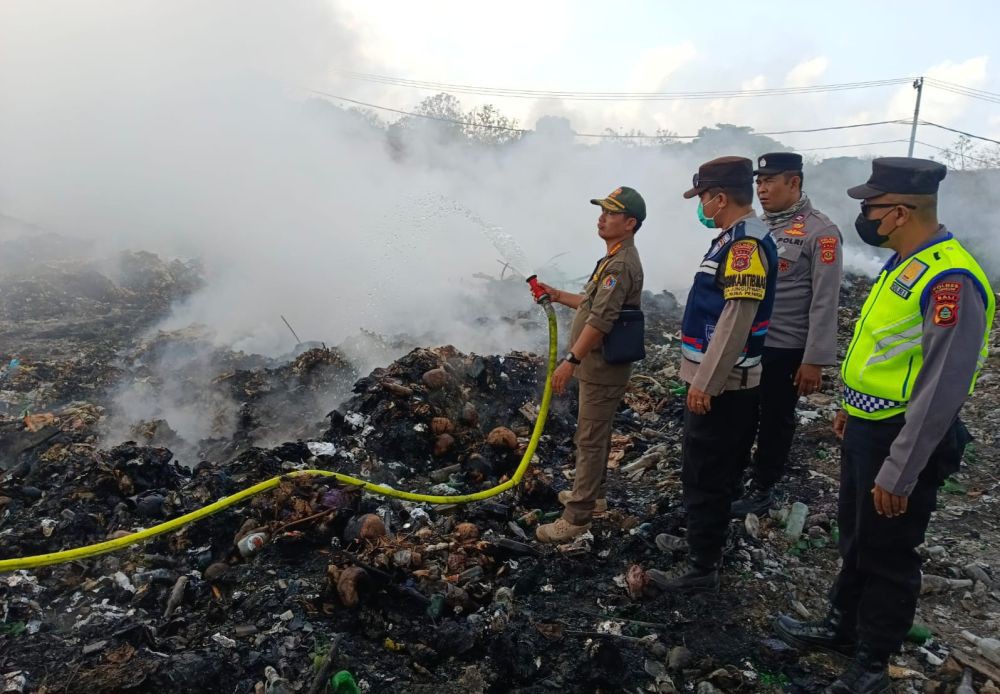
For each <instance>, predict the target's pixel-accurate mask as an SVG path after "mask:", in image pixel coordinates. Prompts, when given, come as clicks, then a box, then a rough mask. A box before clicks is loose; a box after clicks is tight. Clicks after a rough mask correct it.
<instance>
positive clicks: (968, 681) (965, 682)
mask: <svg viewBox="0 0 1000 694" xmlns="http://www.w3.org/2000/svg"><path fill="white" fill-rule="evenodd" d="M955 694H976V690H975V689H974V688H973V686H972V670H970V669H969V668H965V672H964V673H962V683H961V684H960V685H958V689H956V690H955Z"/></svg>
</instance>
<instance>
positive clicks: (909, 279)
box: [889, 258, 928, 299]
mask: <svg viewBox="0 0 1000 694" xmlns="http://www.w3.org/2000/svg"><path fill="white" fill-rule="evenodd" d="M927 268H928V265H927V263H925V262H923V261H921V260H917V259H916V258H913V259H912V260H910V262H909V263H907V264H906V267H904V268H903V271H902V272H900V273H899V274H898V275H896V279H895V280H893V282H892V286H891V287H889V289H891V290H892V293H893V294H896V295H898V296H901V297H902V298H904V299H909V298H910V295H911V294H912V293H913V292H912V289H913V285H915V284H916V283H917V282H918V281H919V280H920V278H921V277H923V276H924V273H925V272H927Z"/></svg>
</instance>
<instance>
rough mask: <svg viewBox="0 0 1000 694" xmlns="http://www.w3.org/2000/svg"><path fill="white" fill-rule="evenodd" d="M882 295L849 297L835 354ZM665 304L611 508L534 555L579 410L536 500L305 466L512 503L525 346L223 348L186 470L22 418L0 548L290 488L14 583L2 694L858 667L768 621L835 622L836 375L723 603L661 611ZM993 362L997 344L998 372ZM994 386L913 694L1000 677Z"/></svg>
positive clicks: (537, 683) (72, 537) (669, 503)
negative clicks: (372, 361)
mask: <svg viewBox="0 0 1000 694" xmlns="http://www.w3.org/2000/svg"><path fill="white" fill-rule="evenodd" d="M865 289H866V288H865V286H864V284H863V283H862V282H860V281H857V280H855V279H852V280H850V281H848V282H845V288H844V290H843V297H844V308H843V310H842V315H841V318H842V325H841V332H842V333H843V335H842V337H844V339H846V335H847V334H848V333H849V330H850V327H851V325H853V321H854V320H855V317H856V313H857V309H858V307H859V306H860V299H861V297H863V295H864V293H865ZM668 296H669V295H658V298H657V299H658V300H657V301H656V302H652V301H651V302H644V304H646V305H647V306H648V307H649V309H648V313H647V315H648V325H649V330H648V336H649V341H650V344H649V345H648V346H647V347H648V349H647V352H648V354H649V356H648V357H647V359H646V360H645V361H644V362H643V363H642V364H641V367H640V369H639V370H638V371H637V373H636V375H635V377H634V378H633V380H632V382H631V384H630V386H629V390H628V393H627V395H626V399H625V403H624V405H623V408H622V410H621V411H620V412H619V413H618V415H617V416H616V420H615V431H614V435H613V438H612V454H611V459H610V461H609V468H610V469H609V473H608V487H609V494H608V496H609V502H610V509H609V512H608V514H607V516H606V517H605V518H603V519H601V520H598V521H597V522H595V523H594V525H593V527H592V529H591V531H590V532H588V533H586V534H585V535H583V536H581V537H578V538H576V539H575V540H574V541H573V542H571V543H568V544H566V545H561V546H555V547H546V546H543V545H540V544H538V543H536V542H535V541H534V529H535V527H536V526H537V525H538V524H539V523H541V522H545V521H546V520H550V519H552V518H554V517H557V516H558V515H559V513H560V507H559V504H558V501H557V498H556V497H557V493H558V492H559V491H560V490H562V489H567V488H569V487H570V486H571V485H572V480H571V476H572V468H573V464H572V463H573V460H572V455H573V444H572V435H573V433H574V425H575V410H576V406H575V401H574V396H572V395H570V396H568V397H566V398H560V399H556V400H554V402H553V409H552V411H551V412H550V413H549V416H548V420H547V423H546V427H545V432H544V434H543V436H542V437H541V439H540V442H539V446H538V449H537V451H536V453H535V458H534V460H533V461H532V465H531V467H530V468H529V471H528V473H527V475H526V476H525V478H524V480H523V482H522V484H521V485H519V486H518V487H516V488H515V489H514V490H512V491H511V492H507V493H504V494H502V495H499V496H494V497H491V498H487V499H483V500H481V501H476V502H474V503H471V504H466V505H456V504H429V503H424V502H420V501H404V500H399V499H393V498H386V497H381V496H377V495H373V494H368V493H365V492H362V491H361V490H359V489H357V488H356V487H351V486H350V485H344V484H341V483H339V482H338V481H337V480H336V479H334V478H331V477H325V476H317V475H311V474H307V473H305V471H307V470H312V469H319V470H326V471H332V472H337V473H342V474H345V475H350V476H353V477H357V478H360V479H363V480H366V481H370V482H372V483H377V484H382V485H386V486H390V487H392V488H394V489H397V490H401V491H409V492H420V493H429V494H435V495H445V496H448V495H454V494H469V493H475V492H481V491H484V490H488V489H490V488H492V487H495V486H496V485H498V484H500V483H502V482H504V481H506V480H508V479H510V477H511V475H512V474H513V473H514V471H515V470H516V469H517V467H518V464H519V462H520V461H521V459H522V456H523V455H524V454H525V451H526V446H527V442H528V439H529V437H530V435H531V431H532V428H533V426H534V424H535V421H536V419H537V417H538V410H537V407H538V404H539V402H540V397H541V392H542V386H543V383H544V374H545V363H544V360H543V359H542V358H541V357H539V356H537V355H534V354H529V353H524V352H510V353H508V354H506V355H502V356H500V355H475V354H464V353H462V352H460V351H458V350H456V349H455V348H453V347H439V348H434V349H430V348H416V349H413V350H411V351H410V352H409V353H407V354H405V355H404V356H402V357H401V358H399V359H397V360H395V361H393V362H392V363H390V364H388V365H387V366H385V367H381V368H376V369H374V370H373V371H371V372H370V373H368V374H367V375H364V376H362V377H360V378H358V374H357V373H356V371H354V370H353V369H354V367H353V366H352V364H351V362H350V361H349V360H348V359H347V358H346V357H345V356H344V353H343V351H341V350H339V349H336V348H334V349H326V348H317V349H312V350H307V351H305V352H303V353H301V354H299V355H298V356H297V357H295V358H292V359H289V360H285V361H283V362H280V363H279V361H278V360H264V359H263V358H259V357H254V356H252V355H240V354H239V353H229V352H226V351H222V352H219V353H217V354H214V355H212V358H211V359H210V360H209V364H210V365H211V368H208V369H204V370H202V372H201V373H202V374H203V375H204V377H205V378H206V380H207V385H206V384H205V383H201V384H199V383H198V377H197V376H196V373H197V372H196V371H195V370H192V371H191V372H190V373H189V374H188V375H187V376H185V379H187V380H186V381H185V383H186V387H190V388H197V387H201V388H203V389H204V388H207V389H209V390H211V389H217V392H220V393H224V394H226V395H227V396H228V397H229V399H231V400H233V401H235V402H238V403H240V407H239V410H238V419H237V421H238V422H240V424H239V426H238V427H237V428H236V434H234V435H233V436H232V437H230V438H225V439H219V441H218V442H217V443H216V444H214V445H213V444H212V442H211V441H209V442H208V443H207V444H206V443H205V442H201V443H202V445H201V446H200V447H201V449H202V452H203V453H205V454H206V455H204V456H202V457H201V459H200V460H199V461H198V462H196V463H195V464H191V465H181V464H178V460H177V458H176V457H175V451H173V450H172V449H171V444H172V443H173V442H175V441H176V439H173V440H172V439H171V438H170V436H169V435H168V434H169V431H170V427H171V424H170V422H169V420H166V421H162V422H155V421H151V422H148V423H147V425H146V428H144V429H141V430H139V431H136V432H135V433H136V436H134V437H133V438H134V441H135V442H127V443H122V444H119V445H113V446H107V447H105V446H102V445H101V443H100V439H99V438H98V437H97V428H98V427H99V425H100V422H101V421H102V411H101V407H102V406H103V405H97V404H94V405H89V404H88V405H83V404H79V403H76V404H73V403H66V404H64V405H62V406H60V407H54V408H52V409H51V410H50V411H48V412H45V413H41V412H32V413H31V415H30V416H28V417H8V418H6V419H5V420H4V421H3V422H2V423H0V445H2V446H3V447H4V448H3V460H4V461H5V463H4V466H3V467H4V470H3V472H2V474H0V557H2V558H4V559H6V558H12V557H26V556H34V555H39V554H44V553H47V552H56V551H60V550H65V549H71V548H76V547H81V546H86V545H89V544H93V543H96V542H102V541H108V540H126V541H127V538H128V537H129V535H132V534H134V533H136V532H139V531H141V530H142V529H144V528H151V527H153V526H156V525H158V524H161V523H169V522H170V521H171V520H173V519H176V518H178V517H180V516H182V515H183V514H186V513H190V512H192V511H195V510H197V509H199V508H202V507H204V506H207V505H209V504H212V503H214V502H216V501H218V500H219V499H223V498H225V497H230V496H232V495H234V494H237V493H238V492H240V491H241V490H244V489H247V488H249V487H251V486H253V485H255V484H257V483H259V482H262V481H264V480H267V479H269V478H272V477H275V476H282V477H281V479H280V481H279V482H277V484H276V485H275V486H274V487H273V488H270V489H268V490H266V491H263V492H262V493H260V494H257V495H255V496H253V497H252V498H250V499H248V500H246V501H245V502H243V503H240V504H234V505H231V506H228V507H227V508H225V509H223V510H220V511H218V512H217V513H215V514H214V515H211V516H209V517H207V518H205V519H203V520H200V521H198V522H194V523H190V524H184V525H181V526H180V527H178V528H176V530H175V531H174V532H170V533H166V534H162V535H158V536H156V537H155V538H153V539H150V540H148V541H146V542H144V543H139V544H134V545H130V546H129V547H127V548H126V549H123V550H121V551H118V552H114V553H108V554H101V555H97V556H91V557H82V558H78V559H75V560H74V561H70V562H66V563H61V564H55V565H51V566H43V567H39V568H33V569H30V570H17V571H12V572H8V573H4V574H0V642H2V643H3V647H2V648H0V684H2V685H3V688H2V689H3V690H4V691H15V692H17V691H23V692H36V691H38V692H56V691H69V690H74V689H81V690H87V691H163V690H169V691H177V692H186V691H190V692H195V691H205V690H206V689H210V688H215V687H227V688H233V689H235V690H237V691H250V690H255V691H263V692H292V691H302V692H324V691H326V692H350V691H368V692H394V691H395V692H506V691H524V692H528V691H543V690H548V689H560V688H562V689H567V690H570V691H607V692H612V691H628V692H640V691H642V692H679V691H697V692H702V693H711V692H737V691H742V692H754V691H776V690H778V689H782V688H783V689H785V690H786V691H794V692H809V691H817V690H819V689H821V688H822V686H825V684H826V683H827V682H828V681H829V680H830V679H831V675H833V673H835V672H837V671H838V670H839V669H840V667H841V665H840V663H839V662H837V661H835V660H833V659H832V658H831V657H829V656H825V655H808V656H803V655H801V654H799V653H797V652H796V651H794V650H792V649H791V648H789V647H788V646H786V645H785V644H784V643H783V642H781V641H779V640H777V639H776V638H774V634H773V632H772V630H771V628H770V623H771V620H772V619H773V618H774V617H775V616H776V614H777V613H779V612H789V613H793V614H796V615H800V616H802V617H804V618H805V617H816V616H819V615H821V614H822V612H823V611H824V610H825V607H826V601H825V590H826V587H827V586H828V584H829V581H830V577H831V576H832V575H833V573H834V572H835V571H836V564H837V560H838V555H837V552H836V548H835V547H836V540H837V537H838V529H837V525H836V520H835V519H836V490H837V478H838V465H839V453H838V443H837V441H836V439H835V438H834V437H833V435H832V433H831V432H830V430H829V418H830V416H831V415H832V413H833V412H834V411H835V410H836V408H837V400H836V397H835V394H836V392H837V385H836V383H835V382H834V383H830V384H828V385H827V387H825V388H824V391H823V392H821V393H816V394H814V395H812V396H809V397H808V398H804V399H803V400H802V401H801V402H800V405H799V410H798V417H799V425H800V429H799V432H800V433H799V435H798V436H797V439H796V444H795V448H794V451H793V468H794V469H793V470H792V471H791V474H790V476H789V479H788V480H787V482H786V483H785V485H784V487H783V489H782V495H781V499H780V502H779V504H778V506H777V507H776V508H774V509H773V510H772V511H771V513H770V514H768V515H764V516H761V517H757V516H748V517H746V518H744V519H736V520H734V522H733V524H732V525H731V532H730V539H729V545H728V548H727V552H726V558H725V570H724V575H723V587H722V591H721V592H720V593H718V594H711V593H709V594H698V595H694V596H690V597H686V598H683V599H681V598H678V597H675V596H671V595H661V594H658V592H657V590H656V589H655V586H654V585H651V584H650V582H649V581H648V580H647V578H646V571H647V570H648V569H651V568H670V567H671V566H673V565H680V564H681V563H682V562H683V559H684V556H685V552H686V540H685V523H684V513H683V509H682V507H681V504H680V487H681V485H680V477H679V457H680V453H679V451H680V433H681V421H680V417H681V414H682V411H683V399H684V389H683V385H682V384H681V383H680V382H679V381H678V380H677V378H676V334H677V328H678V325H677V323H678V320H679V314H678V310H677V308H678V307H677V306H676V302H670V301H669V299H668ZM661 304H662V307H661V308H657V307H658V306H661ZM996 341H997V340H996V337H994V342H996ZM178 344H185V338H184V337H182V336H178V335H162V336H159V337H154V338H153V339H152V340H150V341H147V342H145V343H140V346H139V347H138V348H137V349H135V351H133V352H132V354H133V360H132V361H127V360H126V361H125V362H123V363H122V367H121V368H123V369H125V370H126V371H129V372H131V373H134V374H137V375H139V376H140V377H141V376H142V374H143V369H144V368H145V366H144V365H146V364H152V363H156V362H157V361H162V358H163V355H164V354H166V353H169V352H170V351H171V350H175V349H176V348H177V345H178ZM142 345H145V346H144V347H143V346H142ZM168 345H172V346H171V347H169V348H168ZM996 366H997V357H996V356H993V357H991V361H990V364H989V365H988V366H987V369H988V371H989V370H995V369H996ZM25 373H28V372H25ZM36 373H37V372H36ZM148 375H151V376H155V373H154V372H152V371H151V372H150V373H149V374H148ZM988 376H989V373H987V374H986V375H985V376H984V379H986V381H985V383H986V385H985V386H983V385H982V382H981V387H980V389H978V390H977V393H976V395H975V396H974V398H973V400H972V401H971V402H970V404H969V405H968V406H967V408H966V413H967V419H968V421H969V426H970V429H972V430H973V433H974V434H975V435H976V436H977V438H978V441H977V444H976V447H975V450H974V455H973V458H974V460H969V461H967V462H968V465H967V467H966V468H965V469H964V471H963V472H962V473H960V474H958V475H956V476H955V477H954V478H953V479H952V480H950V481H949V483H948V486H946V489H945V490H943V493H942V499H941V503H940V505H939V506H940V508H939V513H938V518H937V520H936V521H935V522H934V523H932V525H931V533H930V535H929V537H928V542H927V545H926V546H925V547H924V548H922V551H924V552H925V554H926V556H927V558H928V563H927V565H926V567H925V573H926V574H927V575H926V576H925V582H926V591H925V595H924V596H923V598H922V602H921V606H920V611H919V613H918V621H919V622H920V623H919V624H918V625H916V626H915V629H914V632H913V634H912V635H911V640H912V641H913V643H911V644H910V645H908V646H907V648H906V650H905V651H904V653H903V654H902V655H901V656H900V657H899V658H897V659H896V661H895V663H896V665H895V667H894V671H893V676H894V677H896V678H897V685H896V686H897V688H898V689H900V690H901V691H905V690H907V689H904V688H907V687H908V688H909V689H908V690H909V691H935V692H947V691H952V690H953V689H954V687H955V686H957V685H958V684H959V682H960V681H961V679H962V676H963V673H964V672H965V671H966V669H967V668H968V671H969V672H970V673H971V676H972V678H973V681H974V682H975V683H976V684H977V685H979V686H985V685H984V683H985V682H986V681H987V679H990V678H991V677H993V675H992V674H991V673H995V668H996V667H997V664H996V663H995V662H994V661H991V660H990V657H991V655H990V654H991V653H992V651H991V650H990V648H991V642H989V641H988V640H987V641H982V640H980V641H979V642H973V640H974V639H977V638H979V637H988V636H989V635H990V634H993V633H996V631H997V630H998V626H1000V622H998V618H1000V615H998V609H997V602H998V600H1000V598H998V594H997V583H996V581H997V567H998V566H1000V557H997V556H996V551H995V549H993V548H994V547H995V546H997V545H996V543H995V542H992V541H991V538H995V534H996V532H997V530H998V529H997V527H996V524H995V521H994V520H992V519H993V517H994V515H995V513H994V511H995V509H994V507H995V504H996V499H997V483H996V479H995V477H993V475H994V474H995V469H996V462H997V459H998V457H997V449H996V438H995V436H996V434H995V430H996V426H995V425H996V416H997V415H996V411H997V410H996V407H995V403H996V398H997V393H996V388H997V384H996V383H990V381H989V379H988ZM21 377H22V378H23V377H24V376H21ZM352 384H353V385H352ZM336 390H340V392H342V393H343V394H344V396H348V395H349V397H347V398H346V399H345V400H343V402H342V403H341V404H340V405H339V406H338V407H337V408H336V409H334V410H333V411H332V412H329V419H328V424H326V425H323V424H322V422H321V419H322V415H323V414H327V413H326V412H323V413H321V414H319V415H318V416H317V415H316V413H317V410H316V409H312V410H301V409H300V410H298V411H300V412H306V414H303V415H302V418H301V420H300V422H299V427H300V428H299V429H298V432H299V433H298V435H296V436H292V437H289V438H288V439H287V440H285V442H283V443H279V444H278V445H261V443H260V442H261V440H262V439H263V438H265V436H266V435H267V434H268V433H270V432H272V431H279V430H280V429H279V427H278V426H277V425H276V424H273V423H272V422H271V420H272V418H278V417H280V416H281V415H282V413H285V412H287V411H289V410H291V411H296V408H302V407H304V406H305V405H304V403H312V405H311V406H312V407H314V408H316V407H318V404H317V403H321V402H322V397H316V396H318V395H322V394H323V393H327V392H330V391H336ZM349 391H351V393H350V394H349ZM305 396H308V397H305ZM95 402H100V401H99V400H96V399H95ZM314 416H317V419H318V420H320V421H312V418H313V417H314ZM284 424H286V422H283V423H282V425H283V426H284ZM285 430H286V431H287V430H288V429H287V428H286V429H285ZM240 432H244V433H243V434H241V433H240ZM146 433H149V434H150V435H148V436H147V435H146ZM13 444H17V445H16V446H14V445H13ZM917 627H920V628H922V629H923V631H921V630H920V629H918V628H917ZM963 631H966V632H968V636H967V637H963V636H962V632H963ZM990 668H994V670H991V669H990ZM993 679H994V681H997V682H1000V676H996V677H993ZM355 688H356V689H355ZM981 691H989V689H988V688H983V689H981Z"/></svg>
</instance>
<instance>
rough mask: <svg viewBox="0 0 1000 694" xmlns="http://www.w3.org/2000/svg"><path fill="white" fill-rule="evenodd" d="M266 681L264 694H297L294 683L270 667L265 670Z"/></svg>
mask: <svg viewBox="0 0 1000 694" xmlns="http://www.w3.org/2000/svg"><path fill="white" fill-rule="evenodd" d="M264 679H266V680H267V684H266V685H265V686H264V694H295V690H294V689H293V688H292V683H291V682H289V681H288V680H286V679H285V678H284V677H282V676H281V675H279V674H278V671H277V670H275V669H274V668H273V667H271V666H270V665H268V666H267V667H266V668H264Z"/></svg>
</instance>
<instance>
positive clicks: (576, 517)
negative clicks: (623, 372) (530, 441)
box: [562, 380, 625, 525]
mask: <svg viewBox="0 0 1000 694" xmlns="http://www.w3.org/2000/svg"><path fill="white" fill-rule="evenodd" d="M579 383H580V409H579V412H578V416H577V424H576V438H575V441H576V474H575V475H574V477H573V495H572V498H571V499H570V501H569V502H568V503H567V504H566V509H565V511H563V516H562V517H563V518H564V519H565V520H566V521H567V522H569V523H572V524H573V525H586V524H587V523H589V522H590V519H591V516H593V514H594V502H596V501H597V500H598V499H603V498H605V496H606V494H605V492H606V488H605V480H606V478H607V473H608V456H609V455H610V454H611V431H612V425H613V424H614V419H615V412H616V411H617V410H618V405H620V404H621V401H622V398H623V397H624V396H625V384H622V385H604V384H601V383H593V382H591V381H584V380H580V381H579Z"/></svg>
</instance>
